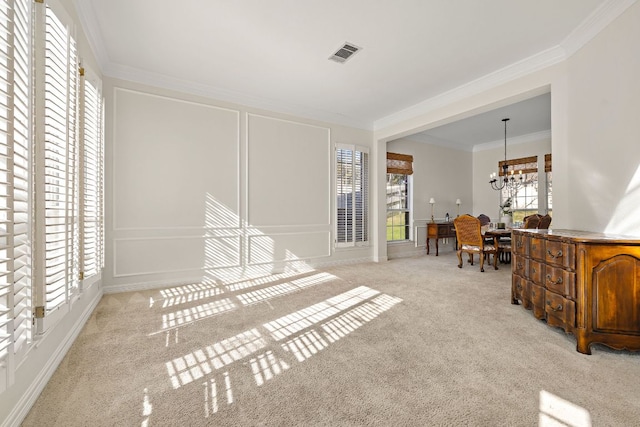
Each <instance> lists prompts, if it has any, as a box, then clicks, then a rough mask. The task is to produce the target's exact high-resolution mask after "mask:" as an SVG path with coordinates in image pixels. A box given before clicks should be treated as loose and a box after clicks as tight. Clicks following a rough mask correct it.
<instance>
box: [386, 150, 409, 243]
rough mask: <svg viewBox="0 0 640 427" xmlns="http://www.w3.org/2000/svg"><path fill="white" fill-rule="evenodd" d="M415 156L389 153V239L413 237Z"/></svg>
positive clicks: (396, 239)
mask: <svg viewBox="0 0 640 427" xmlns="http://www.w3.org/2000/svg"><path fill="white" fill-rule="evenodd" d="M412 174H413V156H410V155H407V154H398V153H387V241H398V240H409V239H410V238H411V203H410V201H411V200H410V195H411V191H410V190H411V187H410V183H411V175H412Z"/></svg>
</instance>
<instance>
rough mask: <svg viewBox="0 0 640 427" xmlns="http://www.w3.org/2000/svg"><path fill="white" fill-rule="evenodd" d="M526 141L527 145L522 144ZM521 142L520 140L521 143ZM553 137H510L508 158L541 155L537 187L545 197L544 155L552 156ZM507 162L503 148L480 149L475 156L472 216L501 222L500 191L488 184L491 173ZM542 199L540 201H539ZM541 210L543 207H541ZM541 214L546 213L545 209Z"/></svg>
mask: <svg viewBox="0 0 640 427" xmlns="http://www.w3.org/2000/svg"><path fill="white" fill-rule="evenodd" d="M523 139H525V142H520V141H522V140H523ZM519 140H520V141H519ZM551 149H552V147H551V138H549V137H546V138H542V139H538V140H531V141H529V140H527V138H526V136H525V137H524V138H513V139H510V138H507V158H509V159H516V158H520V157H529V156H538V178H539V179H538V188H539V189H542V190H541V191H539V193H541V194H542V195H543V197H544V193H545V191H544V188H545V182H546V177H545V173H544V155H545V154H548V153H551ZM501 160H504V145H502V146H501V147H493V148H488V149H482V148H480V149H478V150H477V151H475V152H474V153H473V215H474V216H478V215H480V214H482V213H483V214H485V215H489V217H490V218H491V220H492V221H494V222H497V221H498V212H499V205H500V191H496V190H494V189H492V188H491V186H490V185H489V174H490V173H491V172H496V173H497V172H498V162H499V161H501ZM539 200H540V199H539ZM539 206H540V207H542V206H543V205H542V204H539ZM539 213H542V214H544V213H546V212H544V211H543V210H542V209H540V210H539Z"/></svg>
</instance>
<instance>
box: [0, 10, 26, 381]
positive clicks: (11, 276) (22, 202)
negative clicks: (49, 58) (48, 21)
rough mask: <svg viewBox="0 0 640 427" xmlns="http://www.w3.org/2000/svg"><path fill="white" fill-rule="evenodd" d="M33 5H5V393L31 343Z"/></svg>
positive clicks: (0, 349)
mask: <svg viewBox="0 0 640 427" xmlns="http://www.w3.org/2000/svg"><path fill="white" fill-rule="evenodd" d="M30 7H31V3H30V1H28V0H15V1H3V2H2V3H0V392H2V391H3V390H4V389H5V388H6V387H7V386H9V385H11V384H12V383H13V380H14V372H15V368H16V366H17V364H18V363H19V362H20V361H21V360H22V358H23V357H24V355H25V353H26V350H27V347H28V344H29V343H30V342H31V333H32V327H31V324H32V322H31V310H32V299H31V245H30V241H31V237H30V222H31V221H30V208H31V200H30V193H31V192H30V186H31V181H30V174H31V156H30V147H29V144H30V140H31V119H30V117H31V116H30V109H31V103H30V99H31V92H30V87H31V86H30V82H31V71H30V70H31V60H30V53H31V27H30V22H31V21H30V16H31V9H30Z"/></svg>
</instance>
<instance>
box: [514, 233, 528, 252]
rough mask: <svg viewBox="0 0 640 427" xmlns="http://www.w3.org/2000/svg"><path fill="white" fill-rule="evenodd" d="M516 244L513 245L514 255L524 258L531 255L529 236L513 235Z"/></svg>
mask: <svg viewBox="0 0 640 427" xmlns="http://www.w3.org/2000/svg"><path fill="white" fill-rule="evenodd" d="M513 239H514V244H513V245H511V250H513V253H515V254H517V255H522V256H528V255H529V236H523V235H521V234H514V235H513Z"/></svg>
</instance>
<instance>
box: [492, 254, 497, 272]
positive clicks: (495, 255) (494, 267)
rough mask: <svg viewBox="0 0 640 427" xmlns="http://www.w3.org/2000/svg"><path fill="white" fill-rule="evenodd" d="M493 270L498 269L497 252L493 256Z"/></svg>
mask: <svg viewBox="0 0 640 427" xmlns="http://www.w3.org/2000/svg"><path fill="white" fill-rule="evenodd" d="M493 269H494V270H497V269H498V252H496V253H494V254H493Z"/></svg>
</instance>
